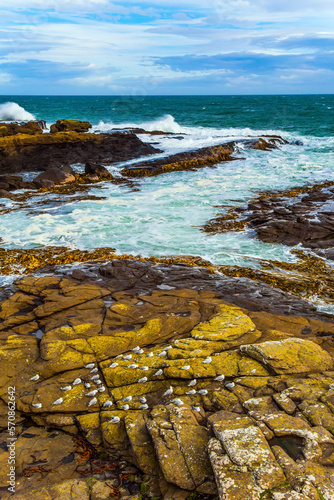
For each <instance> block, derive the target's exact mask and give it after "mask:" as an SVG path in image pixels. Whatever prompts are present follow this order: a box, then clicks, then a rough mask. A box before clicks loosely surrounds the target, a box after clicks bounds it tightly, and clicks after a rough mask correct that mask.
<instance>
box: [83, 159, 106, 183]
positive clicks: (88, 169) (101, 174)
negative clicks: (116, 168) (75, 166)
mask: <svg viewBox="0 0 334 500" xmlns="http://www.w3.org/2000/svg"><path fill="white" fill-rule="evenodd" d="M85 175H89V176H91V175H92V176H96V177H97V178H98V179H101V180H111V179H113V176H112V175H111V173H110V172H109V170H107V169H106V168H105V167H103V166H102V165H94V164H92V163H86V165H85Z"/></svg>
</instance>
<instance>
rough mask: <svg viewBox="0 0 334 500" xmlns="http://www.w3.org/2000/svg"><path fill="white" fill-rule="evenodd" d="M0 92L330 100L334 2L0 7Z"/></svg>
mask: <svg viewBox="0 0 334 500" xmlns="http://www.w3.org/2000/svg"><path fill="white" fill-rule="evenodd" d="M0 32H1V33H0V94H1V95H131V96H146V95H198V94H200V95H210V94H211V95H212V94H213V95H220V94H222V95H238V94H312V93H313V94H314V93H315V94H321V93H334V2H333V1H332V0H317V1H314V0H252V1H248V0H226V1H223V0H150V1H148V0H147V1H146V0H123V1H117V0H115V1H109V0H0Z"/></svg>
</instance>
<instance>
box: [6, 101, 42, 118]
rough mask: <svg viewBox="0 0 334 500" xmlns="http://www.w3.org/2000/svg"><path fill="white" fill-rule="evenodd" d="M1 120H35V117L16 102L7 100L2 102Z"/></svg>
mask: <svg viewBox="0 0 334 500" xmlns="http://www.w3.org/2000/svg"><path fill="white" fill-rule="evenodd" d="M0 120H4V121H12V120H14V121H28V120H35V117H34V115H32V114H31V113H29V112H28V111H26V110H25V109H24V108H22V106H20V105H19V104H17V103H16V102H5V103H4V104H0Z"/></svg>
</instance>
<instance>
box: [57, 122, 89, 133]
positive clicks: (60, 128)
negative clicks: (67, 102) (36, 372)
mask: <svg viewBox="0 0 334 500" xmlns="http://www.w3.org/2000/svg"><path fill="white" fill-rule="evenodd" d="M90 128H92V125H91V124H90V123H89V122H83V121H79V120H57V121H56V123H54V124H53V125H51V127H50V133H51V134H56V133H57V132H88V130H89V129H90Z"/></svg>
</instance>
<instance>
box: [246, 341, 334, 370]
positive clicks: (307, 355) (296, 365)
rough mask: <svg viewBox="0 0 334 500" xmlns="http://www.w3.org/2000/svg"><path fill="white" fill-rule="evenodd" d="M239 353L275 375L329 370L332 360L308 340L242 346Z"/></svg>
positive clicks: (332, 363) (333, 361)
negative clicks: (258, 362)
mask: <svg viewBox="0 0 334 500" xmlns="http://www.w3.org/2000/svg"><path fill="white" fill-rule="evenodd" d="M240 350H241V352H243V353H245V354H247V355H248V356H251V357H253V358H255V359H256V360H258V361H260V362H261V363H263V364H264V365H265V366H268V367H269V368H270V369H272V370H273V371H274V372H275V373H277V374H280V373H282V374H284V373H312V372H318V371H319V370H322V371H325V370H331V369H333V366H334V360H333V358H332V357H331V356H330V355H329V354H328V353H327V352H326V351H324V350H323V349H321V347H319V346H318V345H317V344H315V343H314V342H311V341H309V340H302V339H297V338H291V339H285V340H280V341H269V342H263V343H262V344H253V345H244V346H241V347H240Z"/></svg>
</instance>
